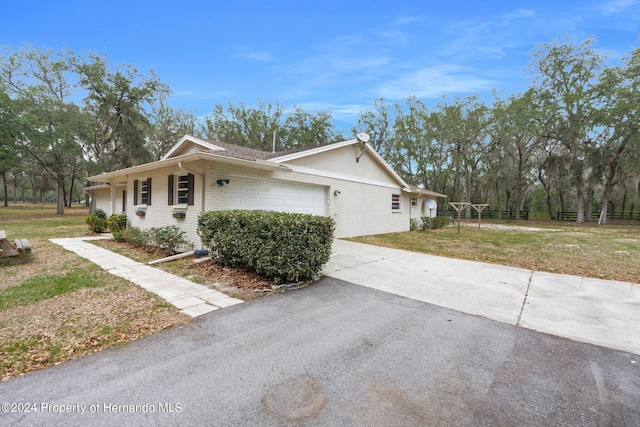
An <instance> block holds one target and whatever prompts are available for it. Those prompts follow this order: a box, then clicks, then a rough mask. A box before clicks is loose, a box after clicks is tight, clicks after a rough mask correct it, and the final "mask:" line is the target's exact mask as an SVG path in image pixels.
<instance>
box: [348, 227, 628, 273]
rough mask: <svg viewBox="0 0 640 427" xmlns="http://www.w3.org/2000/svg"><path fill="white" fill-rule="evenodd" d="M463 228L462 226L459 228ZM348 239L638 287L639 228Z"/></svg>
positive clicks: (447, 231) (453, 231) (471, 230)
mask: <svg viewBox="0 0 640 427" xmlns="http://www.w3.org/2000/svg"><path fill="white" fill-rule="evenodd" d="M463 224H464V223H463ZM476 224H477V223H470V224H469V225H463V226H462V227H461V230H460V234H458V232H457V227H455V226H450V227H446V228H443V229H438V230H427V231H413V232H405V233H389V234H381V235H376V236H364V237H358V238H353V239H351V240H353V241H357V242H363V243H370V244H374V245H379V246H388V247H392V248H397V249H404V250H409V251H414V252H422V253H428V254H432V255H440V256H445V257H451V258H459V259H466V260H473V261H482V262H489V263H495V264H503V265H510V266H514V267H521V268H526V269H530V270H536V271H546V272H553V273H563V274H573V275H579V276H585V277H595V278H600V279H608V280H620V281H625V282H632V283H640V263H639V262H637V260H638V259H640V224H632V225H629V224H627V225H611V224H609V225H606V226H598V225H597V224H582V225H577V224H575V223H565V222H555V221H518V222H516V221H483V222H482V226H481V228H478V227H477V225H476Z"/></svg>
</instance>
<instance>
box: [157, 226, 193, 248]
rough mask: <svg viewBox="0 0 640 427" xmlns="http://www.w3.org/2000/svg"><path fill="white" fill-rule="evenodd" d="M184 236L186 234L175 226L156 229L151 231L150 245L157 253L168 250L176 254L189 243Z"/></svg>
mask: <svg viewBox="0 0 640 427" xmlns="http://www.w3.org/2000/svg"><path fill="white" fill-rule="evenodd" d="M184 235H185V232H184V231H182V230H181V229H180V228H179V227H178V226H175V225H170V226H167V227H154V228H152V229H150V230H149V240H150V242H149V243H150V244H151V246H153V247H154V248H155V250H156V253H157V252H158V250H160V249H167V250H168V251H169V252H171V253H173V254H174V253H176V252H177V251H178V249H180V248H181V247H183V246H185V245H186V244H187V243H188V242H187V240H186V239H185V238H184Z"/></svg>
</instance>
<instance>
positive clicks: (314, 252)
mask: <svg viewBox="0 0 640 427" xmlns="http://www.w3.org/2000/svg"><path fill="white" fill-rule="evenodd" d="M334 228H335V221H334V220H333V219H331V218H328V217H323V216H314V215H305V214H292V213H283V212H271V211H258V210H256V211H245V210H231V211H209V212H202V213H201V214H200V215H199V216H198V233H199V234H200V237H201V238H202V242H203V243H204V244H205V245H206V246H207V247H209V249H211V251H212V252H215V253H216V254H217V255H216V256H217V259H216V260H217V261H218V262H219V263H221V264H224V265H230V266H235V267H249V268H251V269H253V270H255V271H256V272H257V273H259V274H262V275H264V276H266V277H269V278H271V279H273V280H275V281H276V282H293V281H298V280H307V279H312V278H314V277H315V276H317V275H318V274H319V273H320V270H321V269H322V266H323V265H324V264H325V263H326V262H327V261H328V260H329V256H330V255H331V244H332V243H333V231H334Z"/></svg>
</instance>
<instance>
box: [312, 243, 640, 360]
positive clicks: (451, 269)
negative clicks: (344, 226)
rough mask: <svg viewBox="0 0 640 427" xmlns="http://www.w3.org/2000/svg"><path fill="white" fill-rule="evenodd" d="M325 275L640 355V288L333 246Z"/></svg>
mask: <svg viewBox="0 0 640 427" xmlns="http://www.w3.org/2000/svg"><path fill="white" fill-rule="evenodd" d="M324 273H325V274H326V275H328V276H330V277H335V278H337V279H341V280H346V281H348V282H351V283H356V284H359V285H362V286H368V287H371V288H375V289H379V290H383V291H386V292H391V293H394V294H396V295H401V296H405V297H408V298H413V299H416V300H419V301H424V302H429V303H432V304H436V305H439V306H442V307H447V308H452V309H454V310H458V311H461V312H464V313H469V314H474V315H477V316H482V317H486V318H489V319H493V320H498V321H500V322H504V323H509V324H512V325H517V326H523V327H525V328H529V329H533V330H536V331H541V332H546V333H549V334H553V335H557V336H561V337H565V338H570V339H574V340H578V341H582V342H588V343H592V344H597V345H602V346H606V347H610V348H614V349H618V350H624V351H629V352H632V353H635V354H640V285H638V284H632V283H625V282H614V281H608V280H598V279H590V278H585V277H577V276H569V275H561V274H552V273H542V272H537V271H535V272H534V271H531V270H525V269H521V268H514V267H506V266H502V265H496V264H487V263H481V262H473V261H463V260H458V259H452V258H444V257H439V256H433V255H426V254H420V253H415V252H408V251H402V250H397V249H389V248H383V247H379V246H373V245H365V244H362V243H355V242H349V241H346V240H337V239H336V240H335V241H334V245H333V253H332V256H331V259H330V261H329V263H328V264H327V265H326V266H325V268H324Z"/></svg>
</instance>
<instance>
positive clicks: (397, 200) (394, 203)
mask: <svg viewBox="0 0 640 427" xmlns="http://www.w3.org/2000/svg"><path fill="white" fill-rule="evenodd" d="M401 200H402V199H401V197H400V194H392V195H391V211H392V212H400V208H401V207H402V205H401Z"/></svg>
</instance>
